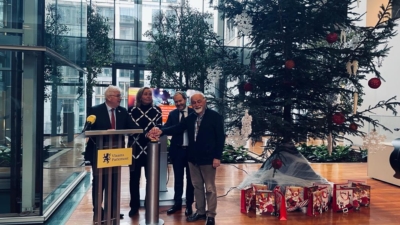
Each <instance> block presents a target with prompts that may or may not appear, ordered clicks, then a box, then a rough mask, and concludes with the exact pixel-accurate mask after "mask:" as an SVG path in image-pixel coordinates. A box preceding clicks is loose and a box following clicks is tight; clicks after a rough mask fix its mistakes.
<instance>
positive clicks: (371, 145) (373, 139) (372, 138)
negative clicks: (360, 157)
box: [361, 130, 386, 154]
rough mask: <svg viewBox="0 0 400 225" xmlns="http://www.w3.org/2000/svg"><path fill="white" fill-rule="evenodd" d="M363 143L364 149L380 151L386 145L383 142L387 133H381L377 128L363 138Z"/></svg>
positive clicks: (371, 151) (374, 151)
mask: <svg viewBox="0 0 400 225" xmlns="http://www.w3.org/2000/svg"><path fill="white" fill-rule="evenodd" d="M363 140H364V141H363V145H362V146H361V148H362V149H368V154H369V153H378V152H380V151H382V150H383V148H384V145H383V144H381V142H383V141H385V140H386V136H385V135H379V134H378V132H376V131H375V130H373V131H371V132H369V133H368V134H367V135H366V136H365V137H364V138H363Z"/></svg>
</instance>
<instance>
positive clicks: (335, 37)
mask: <svg viewBox="0 0 400 225" xmlns="http://www.w3.org/2000/svg"><path fill="white" fill-rule="evenodd" d="M337 40H338V34H337V33H329V34H328V35H326V41H327V42H328V43H329V44H332V43H334V42H336V41H337Z"/></svg>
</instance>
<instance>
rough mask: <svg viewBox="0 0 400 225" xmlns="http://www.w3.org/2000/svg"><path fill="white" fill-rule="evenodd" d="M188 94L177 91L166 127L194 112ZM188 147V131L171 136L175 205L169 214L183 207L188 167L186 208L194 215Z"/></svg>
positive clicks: (170, 155) (187, 213)
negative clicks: (187, 102)
mask: <svg viewBox="0 0 400 225" xmlns="http://www.w3.org/2000/svg"><path fill="white" fill-rule="evenodd" d="M186 99H187V98H186V94H185V93H184V92H180V91H178V92H176V93H175V95H174V96H173V100H174V103H175V106H176V109H174V110H172V111H171V112H170V113H169V115H168V119H167V122H166V123H165V125H164V126H165V127H170V126H173V125H176V124H179V122H180V121H181V120H183V119H184V118H185V117H187V116H188V115H190V114H192V113H193V112H194V110H193V109H192V108H189V107H187V105H186ZM188 147H189V138H188V134H187V131H185V132H184V133H179V134H175V135H173V136H172V138H171V144H170V147H169V157H170V159H171V161H172V167H173V168H174V181H175V182H174V191H175V193H174V202H175V203H174V205H173V206H172V207H171V208H170V209H168V211H167V214H173V213H175V212H176V211H179V210H181V209H182V195H183V186H184V185H183V184H184V182H183V180H184V174H185V168H186V210H185V215H186V216H189V215H192V213H193V210H192V204H193V201H194V193H193V190H194V188H193V185H192V181H191V178H190V172H189V165H188Z"/></svg>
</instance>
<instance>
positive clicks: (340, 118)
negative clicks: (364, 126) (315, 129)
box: [332, 112, 346, 125]
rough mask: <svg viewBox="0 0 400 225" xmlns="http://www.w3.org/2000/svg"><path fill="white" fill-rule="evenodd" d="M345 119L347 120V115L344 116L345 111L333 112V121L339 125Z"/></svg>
mask: <svg viewBox="0 0 400 225" xmlns="http://www.w3.org/2000/svg"><path fill="white" fill-rule="evenodd" d="M344 121H346V117H344V115H343V113H341V112H337V113H335V114H333V116H332V122H334V123H336V124H338V125H341V124H343V123H344Z"/></svg>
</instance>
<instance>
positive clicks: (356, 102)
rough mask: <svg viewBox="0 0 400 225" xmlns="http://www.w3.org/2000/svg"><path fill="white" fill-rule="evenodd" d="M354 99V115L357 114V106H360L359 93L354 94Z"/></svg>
mask: <svg viewBox="0 0 400 225" xmlns="http://www.w3.org/2000/svg"><path fill="white" fill-rule="evenodd" d="M353 98H354V105H353V114H357V106H358V93H357V92H354V94H353Z"/></svg>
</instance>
